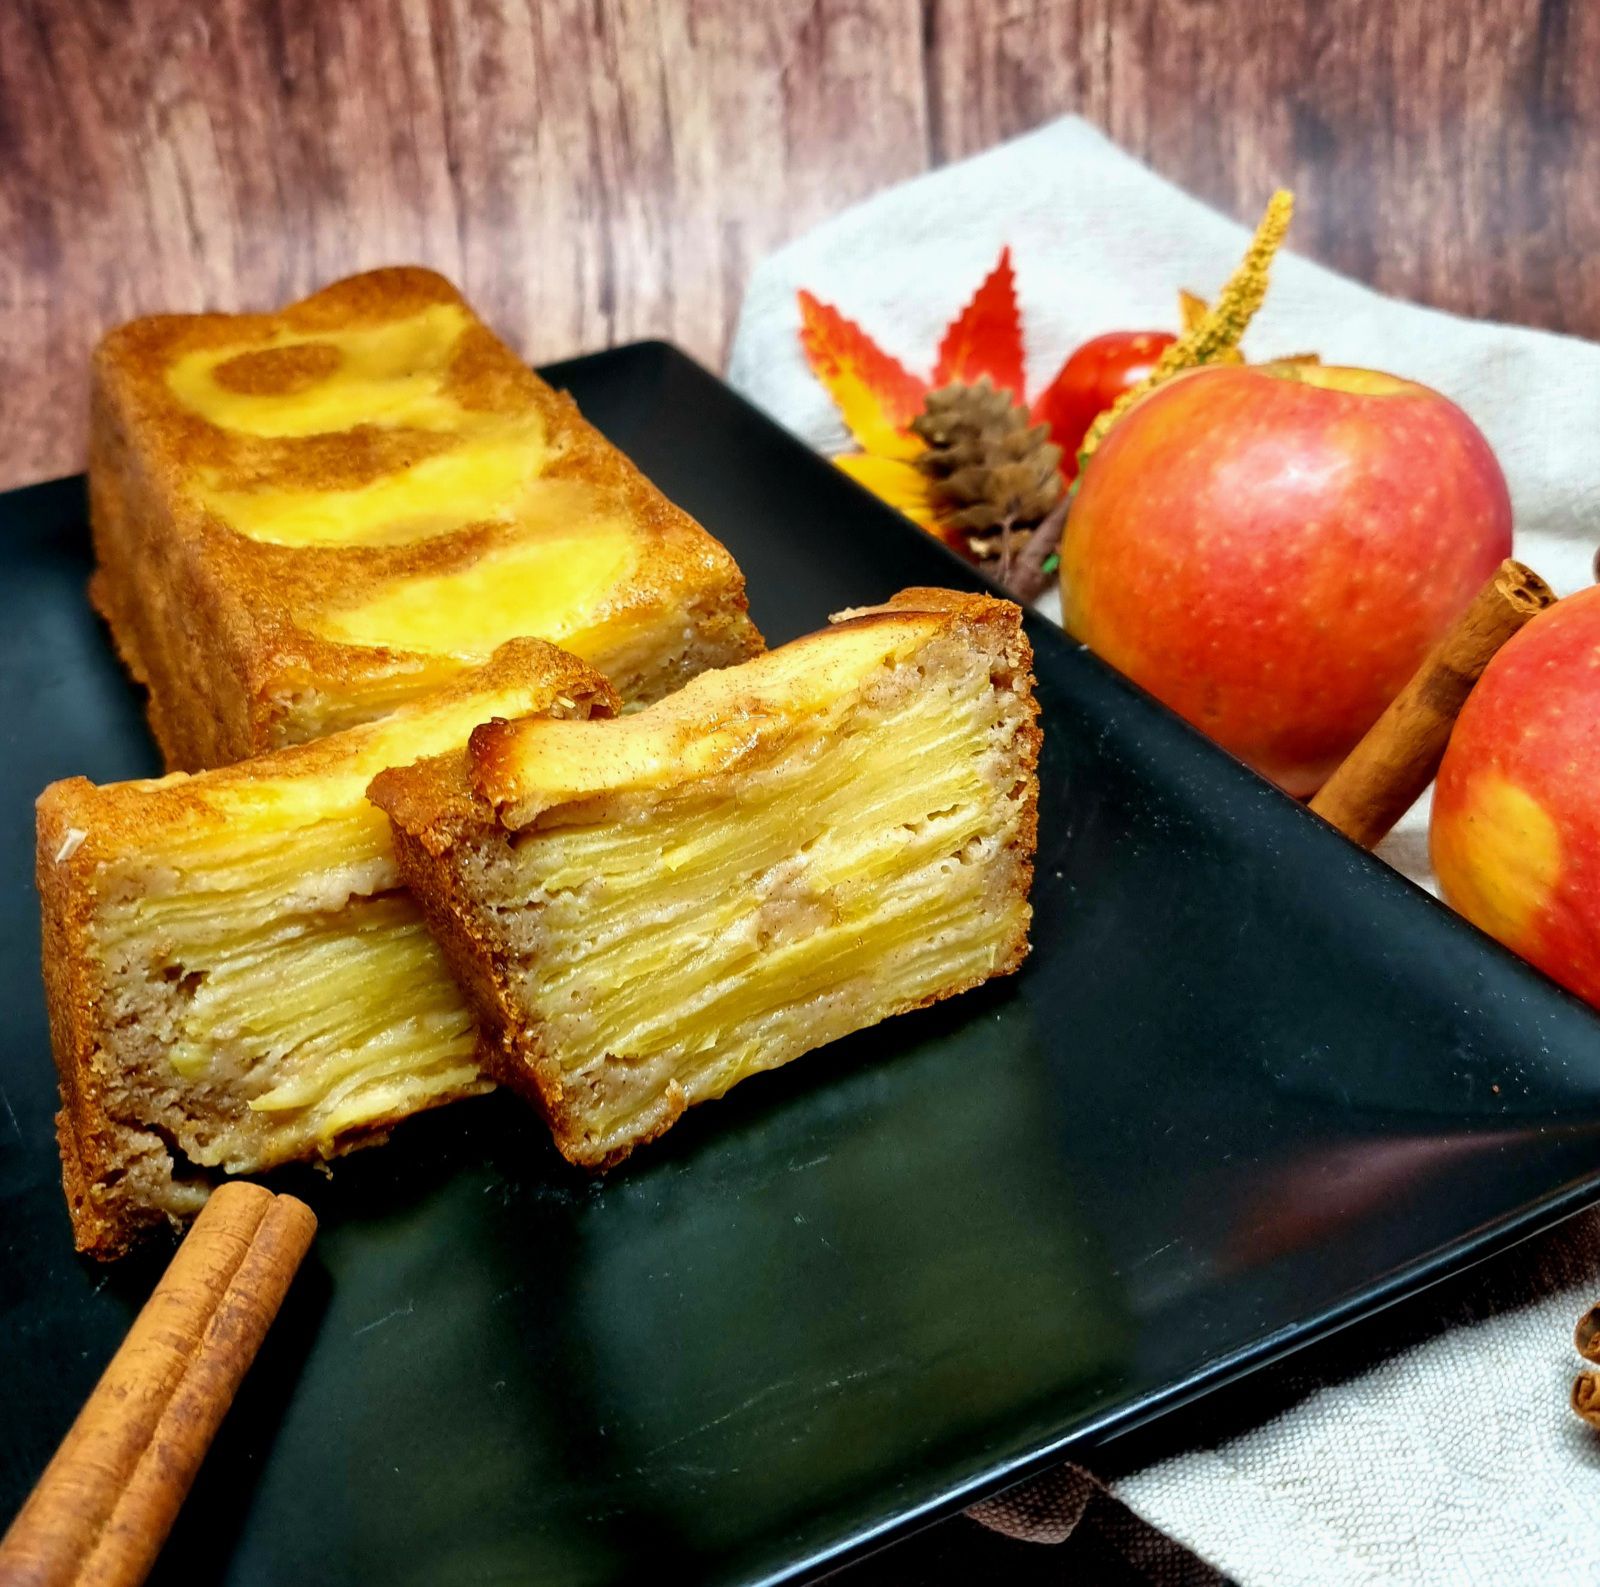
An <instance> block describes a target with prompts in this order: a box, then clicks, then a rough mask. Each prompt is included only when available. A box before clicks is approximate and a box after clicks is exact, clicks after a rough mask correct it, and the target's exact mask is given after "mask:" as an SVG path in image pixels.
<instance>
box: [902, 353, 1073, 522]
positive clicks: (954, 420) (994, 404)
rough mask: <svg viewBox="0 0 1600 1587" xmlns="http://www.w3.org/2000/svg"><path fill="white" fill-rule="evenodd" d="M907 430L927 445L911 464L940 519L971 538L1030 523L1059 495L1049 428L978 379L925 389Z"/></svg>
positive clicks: (1058, 461)
mask: <svg viewBox="0 0 1600 1587" xmlns="http://www.w3.org/2000/svg"><path fill="white" fill-rule="evenodd" d="M911 429H912V431H913V432H914V433H915V434H917V435H919V436H920V437H921V438H922V439H923V440H924V441H925V442H926V443H927V447H928V449H927V451H926V452H924V453H923V454H922V456H921V457H920V458H918V460H917V466H918V467H919V468H920V469H921V470H922V471H923V473H925V474H926V475H927V476H928V478H929V479H930V480H931V481H932V482H933V487H934V496H935V499H936V500H937V502H938V504H939V507H940V509H941V512H942V513H943V516H944V518H945V521H946V522H947V523H949V524H950V525H951V526H952V527H954V528H957V529H962V530H965V531H967V532H968V533H971V534H982V533H985V532H987V531H990V530H996V529H999V530H1004V529H1010V528H1015V527H1019V526H1025V525H1029V524H1036V523H1038V522H1040V520H1041V519H1043V518H1044V517H1045V515H1046V514H1047V513H1048V512H1049V511H1050V509H1051V508H1052V507H1053V506H1055V504H1056V502H1057V501H1058V500H1059V499H1060V496H1061V474H1060V464H1061V448H1060V447H1059V446H1053V445H1052V444H1051V443H1050V441H1049V439H1048V437H1049V434H1050V430H1049V426H1048V425H1043V424H1035V425H1032V426H1030V425H1029V423H1028V411H1027V409H1026V408H1024V407H1022V406H1021V405H1020V404H1017V403H1014V402H1013V401H1012V400H1011V394H1010V392H1008V391H998V390H996V389H995V387H994V386H993V384H992V383H991V382H990V381H989V379H988V377H987V376H985V377H984V378H983V379H982V380H980V381H978V383H977V384H976V385H973V386H961V385H955V386H945V387H943V388H942V389H940V390H938V391H933V392H929V394H928V399H927V405H926V407H925V408H924V410H923V412H921V413H920V414H918V415H917V417H916V418H915V419H913V420H912V421H911Z"/></svg>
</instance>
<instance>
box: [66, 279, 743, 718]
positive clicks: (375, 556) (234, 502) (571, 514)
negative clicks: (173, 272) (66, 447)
mask: <svg viewBox="0 0 1600 1587" xmlns="http://www.w3.org/2000/svg"><path fill="white" fill-rule="evenodd" d="M95 369H96V383H97V390H98V396H97V400H98V401H99V402H101V403H102V404H109V407H110V409H111V410H112V411H114V412H115V413H116V414H117V416H118V421H119V425H120V429H121V432H122V434H123V435H124V436H125V437H136V438H137V443H138V448H139V459H138V461H139V464H140V466H142V467H143V468H144V469H145V470H146V472H147V474H148V475H149V476H151V477H150V479H149V481H148V483H150V484H151V485H153V486H154V487H155V488H156V490H157V491H158V492H159V494H160V496H161V497H162V499H163V500H164V501H165V502H166V503H168V504H170V506H171V508H172V511H173V513H174V515H175V517H176V518H177V520H178V526H179V529H180V531H186V532H187V533H189V534H191V535H193V536H194V537H196V538H197V539H198V540H199V541H200V542H201V547H202V554H203V555H204V557H205V558H207V559H208V560H210V561H211V562H212V563H213V565H214V567H215V569H216V570H217V571H218V572H219V573H220V574H221V579H220V583H221V584H222V586H223V588H224V589H225V590H227V591H231V592H232V596H233V599H234V600H235V602H236V603H237V604H238V610H237V611H235V612H233V613H231V614H229V615H230V617H231V619H232V620H233V621H234V622H237V623H239V624H242V625H245V626H248V627H249V628H251V629H253V630H254V631H255V632H257V633H258V634H259V635H260V642H259V644H258V645H257V646H256V647H255V649H256V650H257V652H258V653H259V654H260V655H262V656H263V657H268V656H270V657H271V660H272V664H273V666H274V667H275V668H276V669H277V671H278V672H280V673H282V672H284V671H286V670H287V671H289V672H294V671H296V670H297V664H298V668H303V670H304V673H305V675H306V676H307V677H308V678H309V679H313V680H316V681H317V683H318V684H319V685H321V686H322V687H332V688H334V689H337V687H338V683H339V680H340V678H341V675H343V674H348V673H351V672H352V671H354V672H359V671H360V670H361V661H360V657H359V655H355V656H353V655H352V653H353V652H354V653H362V652H364V653H367V654H369V655H371V656H372V657H373V658H374V659H378V658H380V657H389V656H393V655H395V654H403V655H409V656H414V657H419V658H437V660H438V661H440V662H447V663H454V664H462V663H468V662H476V661H482V660H484V659H485V658H486V657H487V656H488V655H489V654H490V652H491V651H492V650H493V649H494V648H495V647H496V646H497V645H499V644H500V643H502V642H503V641H505V640H507V639H510V638H514V637H517V636H520V635H526V634H537V635H538V636H539V637H541V638H544V639H549V640H552V641H555V642H557V643H562V642H569V641H574V640H575V639H577V638H579V636H582V635H584V634H590V633H593V632H595V631H597V630H605V632H606V634H607V636H608V637H607V643H608V645H614V644H615V643H617V642H618V640H619V638H625V636H626V634H627V633H628V631H629V630H630V628H632V627H636V626H641V625H647V624H649V623H650V622H652V621H659V620H660V614H661V612H662V611H663V610H672V609H675V608H677V607H681V606H682V605H683V604H684V603H685V602H686V601H687V600H688V599H689V598H690V597H691V596H692V595H694V594H695V593H697V592H700V591H704V590H705V589H707V588H715V589H718V590H723V589H727V588H728V587H730V586H731V587H732V588H734V589H741V588H742V584H741V581H740V579H739V574H738V569H737V568H736V567H735V565H734V563H733V560H732V558H731V557H730V556H729V555H728V553H727V552H726V551H725V550H724V549H723V548H722V547H721V546H720V545H719V544H718V543H717V542H716V541H715V540H713V539H712V538H711V536H709V535H708V534H706V533H705V531H704V530H702V529H701V528H700V527H699V526H698V525H697V524H696V523H695V522H694V520H693V519H691V518H690V517H689V516H688V515H687V514H685V513H683V512H681V511H680V510H678V509H677V508H676V507H674V506H672V504H671V503H669V502H668V501H667V500H666V499H665V498H664V497H663V496H662V495H661V493H660V492H659V491H657V490H656V489H655V488H654V487H653V486H652V485H651V484H650V483H649V482H648V481H647V480H646V479H645V478H644V477H643V476H642V475H641V474H640V473H639V472H638V470H637V469H636V468H634V467H633V465H632V464H631V463H630V462H629V461H628V460H627V459H626V458H625V457H623V456H622V454H621V453H619V452H618V451H617V450H616V449H615V448H613V447H612V446H610V445H609V444H608V443H607V442H605V441H604V440H603V439H602V438H601V437H600V436H599V435H598V433H597V432H596V431H594V430H593V429H592V428H591V427H590V426H589V425H588V424H587V423H586V422H585V421H584V420H583V418H582V417H581V416H580V415H579V413H578V411H577V408H576V406H575V405H574V404H573V402H572V400H571V399H570V398H569V397H567V396H566V395H565V394H563V393H559V392H556V391H554V390H552V389H551V388H550V387H549V386H548V385H546V384H545V382H544V381H542V380H541V379H540V378H539V377H538V376H537V375H535V374H534V373H533V372H532V371H531V370H530V369H528V368H527V367H526V366H525V365H524V364H523V363H522V362H521V360H519V359H518V358H517V357H516V356H515V355H514V354H513V353H512V352H511V351H510V350H509V349H508V348H507V347H506V346H505V345H504V344H503V343H501V342H500V341H499V340H498V338H496V337H495V336H494V335H493V334H492V333H491V332H490V331H489V330H488V329H487V328H486V327H485V326H484V325H483V324H482V323H481V322H480V321H479V320H478V319H477V317H476V316H475V315H474V314H473V312H472V310H471V309H470V308H469V307H468V306H467V304H466V303H465V302H464V301H463V299H462V297H461V295H460V294H459V293H458V292H457V291H456V289H455V288H454V287H453V286H451V285H450V283H449V282H448V281H446V280H444V279H443V278H442V277H441V276H438V275H435V274H434V273H433V272H431V271H427V270H421V269H415V268H398V269H387V270H376V271H372V272H370V273H368V274H366V275H360V276H354V277H351V278H350V279H348V280H345V281H340V282H337V283H335V284H334V285H332V286H330V287H327V288H325V289H324V290H322V291H320V292H318V293H316V294H315V295H313V296H312V297H309V298H306V299H305V300H304V301H302V302H300V303H296V304H293V305H291V306H290V307H289V308H286V309H284V310H282V311H281V312H278V313H274V314H196V315H158V316H153V317H151V318H147V319H141V320H135V321H133V322H132V323H131V324H128V325H124V326H122V327H121V328H120V329H118V330H115V331H113V332H111V333H110V334H109V335H108V336H107V337H106V338H105V339H104V341H103V342H102V343H101V344H100V347H99V348H98V350H97V352H96V355H95ZM577 648H579V649H580V650H583V649H584V648H585V647H584V646H583V645H582V644H581V643H579V644H578V646H577ZM451 670H453V668H452V669H451Z"/></svg>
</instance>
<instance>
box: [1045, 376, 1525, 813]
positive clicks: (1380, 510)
mask: <svg viewBox="0 0 1600 1587" xmlns="http://www.w3.org/2000/svg"><path fill="white" fill-rule="evenodd" d="M1510 552H1511V502H1510V498H1509V496H1508V495H1507V493H1506V482H1505V478H1504V476H1503V475H1502V474H1501V472H1500V466H1499V464H1498V463H1497V462H1496V461H1495V457H1494V453H1493V452H1492V451H1491V450H1490V448H1489V443H1488V442H1487V441H1486V440H1484V438H1483V435H1482V433H1481V432H1480V431H1479V430H1478V428H1477V426H1476V425H1474V424H1473V422H1472V421H1471V420H1470V419H1469V418H1468V417H1467V416H1466V414H1464V413H1463V412H1462V411H1461V410H1460V409H1459V408H1458V407H1457V406H1456V405H1455V404H1454V403H1453V402H1450V401H1449V400H1448V399H1447V398H1445V397H1442V396H1440V395H1439V393H1438V392H1436V391H1430V390H1429V389H1428V388H1427V387H1426V386H1419V385H1416V384H1414V383H1413V382H1411V381H1407V380H1400V379H1397V378H1396V377H1394V376H1392V375H1383V374H1378V373H1376V372H1374V371H1371V370H1365V369H1340V368H1332V367H1328V366H1325V365H1318V364H1295V365H1271V364H1258V365H1232V366H1225V367H1212V368H1207V369H1200V370H1196V371H1195V372H1194V373H1192V374H1189V375H1184V376H1181V377H1179V378H1178V379H1175V380H1173V381H1171V382H1169V383H1168V384H1167V385H1165V386H1161V387H1158V388H1157V389H1156V390H1155V391H1154V392H1152V393H1151V395H1150V396H1148V397H1146V398H1145V399H1144V400H1143V401H1141V402H1139V403H1138V404H1137V405H1136V406H1134V407H1133V408H1131V409H1130V410H1129V411H1128V412H1127V413H1126V414H1125V415H1124V416H1123V417H1122V419H1120V420H1119V421H1118V422H1117V424H1116V425H1115V426H1114V427H1113V428H1112V429H1111V431H1110V433H1109V434H1108V435H1107V436H1106V438H1105V440H1104V441H1103V442H1102V443H1101V445H1100V448H1099V450H1098V451H1096V453H1095V454H1094V456H1093V457H1092V458H1091V460H1090V462H1089V466H1088V467H1087V468H1086V469H1085V470H1084V473H1083V477H1082V479H1081V481H1080V483H1079V486H1078V495H1077V498H1076V499H1075V500H1074V502H1073V504H1072V510H1071V513H1070V514H1069V516H1068V518H1067V527H1066V533H1065V535H1064V537H1063V540H1062V547H1061V595H1062V612H1063V618H1064V620H1065V622H1066V626H1067V628H1068V630H1069V631H1070V632H1071V633H1072V634H1074V635H1075V636H1076V637H1077V638H1079V639H1081V640H1083V641H1084V642H1085V643H1086V644H1088V645H1089V646H1090V648H1091V649H1093V650H1095V651H1096V652H1098V653H1099V654H1100V655H1101V656H1103V657H1105V659H1106V660H1107V661H1109V662H1111V664H1112V665H1113V666H1115V667H1118V668H1120V669H1121V670H1122V671H1123V672H1125V673H1127V674H1128V676H1129V677H1131V678H1132V679H1134V681H1135V682H1137V683H1139V684H1141V685H1143V687H1145V688H1146V689H1148V690H1150V692H1151V693H1152V694H1154V695H1156V696H1157V697H1158V698H1160V699H1161V700H1164V701H1165V702H1166V703H1167V704H1168V705H1170V706H1171V707H1172V708H1173V709H1174V710H1175V711H1178V712H1179V713H1180V714H1182V715H1183V716H1185V717H1187V718H1188V719H1189V721H1191V722H1193V723H1194V724H1195V726H1197V727H1199V728H1201V729H1203V730H1204V731H1205V732H1207V733H1209V734H1210V735H1211V736H1212V737H1213V738H1215V739H1217V740H1218V741H1219V742H1220V743H1222V744H1223V745H1224V746H1226V747H1227V748H1228V749H1230V750H1232V751H1233V753H1234V754H1236V755H1238V756H1239V757H1240V758H1241V759H1243V760H1246V761H1248V762H1249V763H1250V764H1251V765H1252V766H1254V767H1255V768H1256V769H1257V770H1258V771H1260V772H1262V773H1264V774H1265V775H1266V776H1268V777H1270V778H1272V780H1273V781H1274V782H1276V783H1278V784H1280V785H1281V786H1282V787H1284V788H1285V789H1287V790H1288V791H1289V792H1290V793H1293V794H1297V795H1307V794H1311V793H1314V792H1315V791H1316V790H1317V789H1318V788H1319V787H1320V786H1321V785H1322V783H1323V781H1324V780H1325V779H1326V778H1327V776H1328V774H1329V773H1330V772H1331V771H1332V770H1333V769H1334V767H1335V766H1337V765H1338V764H1339V762H1340V761H1341V760H1342V759H1343V758H1344V756H1345V755H1346V754H1347V753H1348V752H1349V750H1350V749H1351V748H1352V747H1354V745H1355V743H1356V740H1357V739H1359V738H1360V737H1361V735H1362V734H1363V733H1364V732H1365V731H1366V730H1367V728H1369V727H1370V726H1371V725H1372V723H1373V722H1374V721H1375V720H1376V718H1377V716H1378V714H1379V712H1381V711H1382V710H1383V708H1384V706H1385V705H1387V704H1388V703H1389V701H1390V700H1391V699H1392V698H1393V697H1394V696H1395V694H1397V693H1398V692H1399V690H1400V687H1401V685H1402V684H1404V683H1405V681H1406V679H1407V678H1409V677H1410V676H1411V674H1412V673H1413V672H1414V671H1415V670H1416V668H1417V666H1418V664H1419V663H1420V662H1421V660H1422V658H1423V656H1424V655H1426V654H1427V652H1428V650H1429V648H1430V647H1431V646H1432V645H1433V644H1434V642H1435V641H1436V640H1438V639H1439V637H1440V636H1441V635H1442V634H1443V633H1444V631H1445V630H1446V629H1447V628H1448V627H1449V626H1450V624H1451V623H1452V622H1454V621H1455V619H1456V618H1457V617H1458V616H1459V615H1460V614H1461V613H1462V612H1463V611H1464V610H1465V609H1466V607H1467V604H1468V602H1469V601H1470V600H1471V599H1472V596H1473V595H1474V593H1475V592H1476V591H1477V589H1478V588H1479V586H1480V585H1481V584H1482V583H1483V581H1484V580H1485V579H1486V578H1488V576H1489V575H1490V574H1491V573H1492V572H1493V571H1494V570H1495V568H1496V567H1497V566H1498V565H1499V563H1500V562H1501V561H1502V560H1503V559H1504V558H1505V557H1507V556H1509V555H1510Z"/></svg>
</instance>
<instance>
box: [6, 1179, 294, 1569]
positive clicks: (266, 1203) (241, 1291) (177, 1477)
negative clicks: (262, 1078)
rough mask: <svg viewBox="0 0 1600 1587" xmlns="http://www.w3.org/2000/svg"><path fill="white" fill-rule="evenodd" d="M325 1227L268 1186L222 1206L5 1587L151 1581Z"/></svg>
mask: <svg viewBox="0 0 1600 1587" xmlns="http://www.w3.org/2000/svg"><path fill="white" fill-rule="evenodd" d="M316 1227H317V1220H316V1218H315V1217H314V1216H313V1214H312V1212H311V1209H310V1208H309V1207H307V1206H306V1205H305V1204H304V1203H303V1202H300V1201H297V1200H295V1198H294V1197H293V1196H275V1195H274V1194H273V1193H272V1192H271V1191H269V1190H266V1189H263V1188H262V1187H261V1186H260V1185H250V1184H245V1183H242V1182H235V1183H231V1184H226V1185H223V1186H221V1187H220V1188H219V1189H218V1190H216V1191H215V1192H214V1193H213V1194H212V1196H211V1199H210V1200H209V1201H208V1202H207V1203H206V1206H205V1208H204V1210H203V1211H202V1212H201V1214H200V1216H199V1218H198V1219H197V1220H196V1221H195V1225H194V1227H193V1228H192V1229H191V1230H190V1231H189V1234H188V1236H187V1238H186V1239H185V1240H184V1242H183V1244H182V1245H181V1246H180V1247H179V1248H178V1253H177V1255H176V1256H175V1257H173V1259H172V1262H171V1265H170V1266H169V1267H168V1268H167V1271H166V1273H165V1274H164V1275H163V1276H162V1279H161V1282H160V1283H159V1284H157V1286H156V1288H155V1291H154V1293H153V1294H152V1295H151V1297H150V1299H149V1300H148V1301H147V1302H146V1303H145V1306H144V1309H143V1310H142V1311H141V1312H140V1313H139V1315H138V1317H137V1318H135V1319H134V1324H133V1327H132V1328H131V1329H129V1331H128V1337H127V1338H126V1339H124V1340H123V1342H122V1347H121V1349H119V1350H118V1351H117V1353H116V1355H115V1356H113V1357H112V1360H111V1364H110V1366H108V1367H107V1368H106V1370H105V1374H104V1376H102V1377H101V1379H100V1382H99V1383H98V1384H97V1385H96V1386H95V1390H94V1393H93V1394H91V1395H90V1397H89V1400H88V1403H87V1404H85V1406H84V1408H83V1410H82V1411H80V1412H79V1414H78V1419H77V1421H75V1422H74V1423H73V1424H72V1427H71V1428H70V1429H69V1430H68V1432H67V1436H66V1438H65V1439H63V1440H62V1443H61V1447H60V1448H59V1449H58V1450H57V1451H56V1453H55V1457H54V1458H53V1459H52V1460H51V1462H50V1464H49V1465H48V1466H47V1467H46V1468H45V1472H44V1475H43V1476H42V1477H40V1479H39V1482H38V1486H37V1487H35V1488H34V1490H33V1492H32V1494H31V1495H30V1496H29V1497H28V1500H27V1502H26V1503H25V1504H24V1505H23V1507H22V1509H21V1510H20V1511H19V1512H18V1514H17V1517H16V1519H15V1520H14V1521H13V1522H12V1523H11V1527H10V1529H9V1530H8V1531H7V1533H6V1535H5V1537H4V1539H3V1540H0V1582H4V1583H5V1584H6V1587H133V1584H135V1583H138V1582H142V1581H143V1580H144V1578H145V1576H146V1574H147V1573H148V1572H149V1570H150V1567H151V1565H153V1564H154V1563H155V1558H156V1555H157V1554H158V1553H159V1552H160V1549H161V1545H162V1544H163V1543H164V1542H165V1541H166V1537H167V1533H168V1532H169V1531H170V1530H171V1528H172V1523H173V1521H174V1520H175V1519H176V1518H177V1514H178V1509H179V1507H180V1506H181V1505H182V1503H183V1500H184V1497H185V1495H186V1494H187V1493H188V1491H189V1487H190V1484H191V1483H192V1482H193V1481H194V1476H195V1473H196V1472H197V1471H198V1470H199V1467H200V1462H201V1460H202V1459H204V1457H205V1452H206V1450H207V1448H208V1447H209V1446H210V1443H211V1439H212V1436H213V1435H214V1434H215V1432H216V1430H217V1427H218V1426H219V1424H220V1423H221V1421H222V1418H223V1415H224V1414H225V1413H226V1411H227V1409H228V1406H229V1405H230V1404H231V1403H232V1401H233V1396H234V1393H235V1391H236V1390H237V1389H238V1387H239V1383H240V1380H241V1379H242V1378H243V1377H244V1374H245V1371H246V1369H247V1368H248V1367H249V1365H250V1363H251V1361H252V1360H253V1359H254V1358H255V1354H256V1351H257V1350H258V1349H259V1348H260V1345H261V1341H262V1339H263V1338H265V1336H266V1332H267V1329H268V1328H269V1327H270V1326H271V1324H272V1319H273V1318H274V1317H275V1316H276V1315H277V1311H278V1307H279V1306H280V1305H281V1303H282V1301H283V1297H284V1294H285V1292H286V1291H287V1290H288V1288H289V1281H290V1280H291V1279H292V1278H293V1277H294V1274H295V1270H296V1268H298V1267H299V1265H300V1260H301V1258H302V1257H303V1256H304V1255H305V1253H306V1249H307V1247H308V1246H309V1245H310V1244H311V1237H312V1235H313V1234H314V1233H315V1232H316Z"/></svg>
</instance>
